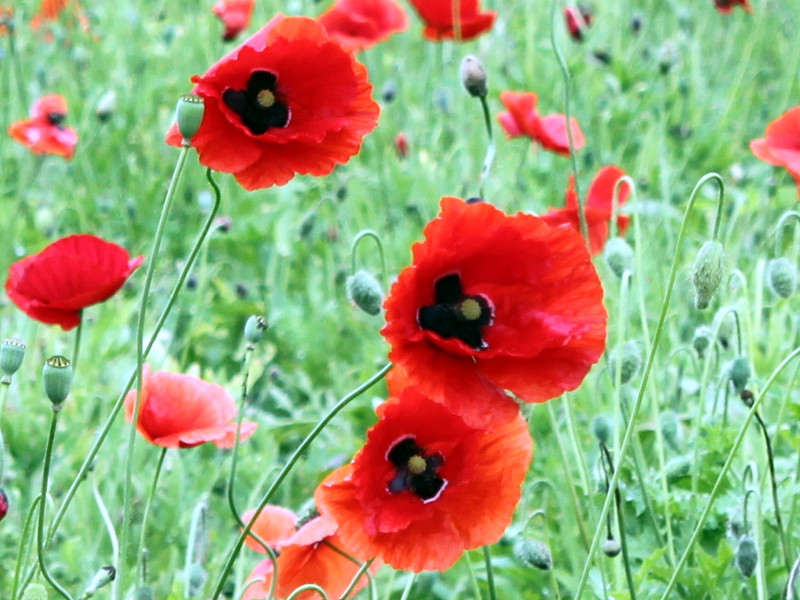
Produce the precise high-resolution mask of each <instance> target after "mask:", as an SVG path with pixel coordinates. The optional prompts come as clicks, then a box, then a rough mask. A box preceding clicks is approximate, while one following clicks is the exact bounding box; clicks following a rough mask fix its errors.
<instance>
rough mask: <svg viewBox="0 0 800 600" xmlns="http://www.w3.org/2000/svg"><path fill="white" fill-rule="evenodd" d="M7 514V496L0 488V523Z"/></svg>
mask: <svg viewBox="0 0 800 600" xmlns="http://www.w3.org/2000/svg"><path fill="white" fill-rule="evenodd" d="M7 514H8V496H7V495H6V492H5V490H4V489H2V488H0V521H2V520H3V519H5V518H6V515H7Z"/></svg>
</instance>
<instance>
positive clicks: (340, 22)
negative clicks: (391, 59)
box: [317, 0, 408, 52]
mask: <svg viewBox="0 0 800 600" xmlns="http://www.w3.org/2000/svg"><path fill="white" fill-rule="evenodd" d="M317 20H318V21H319V22H320V23H322V26H323V27H325V30H326V31H327V32H328V35H330V36H331V37H332V38H333V39H335V40H336V41H338V42H339V43H340V44H341V45H342V46H343V47H345V48H348V49H350V50H353V51H355V52H358V51H359V50H363V49H365V48H369V47H371V46H374V45H375V44H377V43H378V42H382V41H383V40H385V39H387V38H388V37H390V36H391V35H392V34H394V33H399V32H401V31H405V30H406V29H408V16H407V15H406V13H405V11H404V10H403V7H402V6H400V5H399V4H397V2H395V1H394V0H338V1H337V2H335V3H334V4H333V5H332V6H331V7H330V8H329V9H328V10H326V11H325V12H324V13H322V14H321V15H320V16H319V18H318V19H317Z"/></svg>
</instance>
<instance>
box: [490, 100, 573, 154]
mask: <svg viewBox="0 0 800 600" xmlns="http://www.w3.org/2000/svg"><path fill="white" fill-rule="evenodd" d="M500 101H501V102H502V103H503V105H504V106H505V107H506V109H508V110H507V112H504V113H500V114H499V115H497V120H498V121H500V125H501V126H502V127H503V130H504V131H505V132H506V136H507V137H508V138H509V139H510V138H515V137H520V136H523V135H525V136H528V137H529V138H531V139H532V140H533V141H535V142H539V143H540V144H541V145H542V147H543V148H545V149H546V150H552V151H553V152H556V153H558V154H561V155H563V156H569V136H568V133H567V118H566V117H565V116H564V115H561V114H555V115H548V116H546V117H540V116H539V113H538V112H537V111H536V102H537V101H538V97H537V96H536V94H534V93H533V92H501V93H500ZM570 128H571V129H572V142H573V144H574V147H575V150H580V149H581V148H583V146H584V144H585V143H586V140H585V139H584V137H583V131H581V128H580V125H578V121H577V120H576V119H575V117H572V118H571V119H570Z"/></svg>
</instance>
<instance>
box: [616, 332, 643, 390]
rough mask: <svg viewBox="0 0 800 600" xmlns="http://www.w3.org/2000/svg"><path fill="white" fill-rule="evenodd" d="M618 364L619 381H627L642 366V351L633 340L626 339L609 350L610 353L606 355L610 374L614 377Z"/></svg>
mask: <svg viewBox="0 0 800 600" xmlns="http://www.w3.org/2000/svg"><path fill="white" fill-rule="evenodd" d="M618 364H619V371H620V372H619V375H620V382H621V383H628V382H629V381H630V380H631V379H633V378H634V377H635V376H636V374H637V373H638V372H639V368H640V367H641V366H642V351H641V350H640V349H639V344H637V343H636V342H635V341H633V340H628V341H627V342H623V343H622V344H621V345H619V346H617V347H616V348H614V349H613V350H612V351H611V355H610V356H609V357H608V365H609V368H610V369H611V376H612V377H613V378H614V379H616V374H617V365H618Z"/></svg>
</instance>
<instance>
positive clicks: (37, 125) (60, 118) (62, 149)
mask: <svg viewBox="0 0 800 600" xmlns="http://www.w3.org/2000/svg"><path fill="white" fill-rule="evenodd" d="M66 118H67V101H66V100H65V99H64V97H63V96H59V95H57V94H52V95H50V96H44V97H42V98H39V99H38V100H37V101H36V102H34V103H33V106H31V117H30V119H24V120H22V121H17V122H16V123H12V124H11V127H9V128H8V135H10V136H11V137H12V138H13V139H14V141H16V142H18V143H20V144H22V145H23V146H25V147H26V148H28V149H29V150H30V151H31V152H33V153H34V154H56V155H58V156H62V157H64V158H66V159H67V160H70V159H71V158H72V157H73V156H74V155H75V146H76V145H77V144H78V133H77V132H76V131H75V130H74V129H70V128H69V127H66V126H65V125H64V121H65V119H66Z"/></svg>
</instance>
